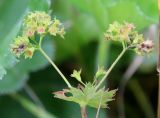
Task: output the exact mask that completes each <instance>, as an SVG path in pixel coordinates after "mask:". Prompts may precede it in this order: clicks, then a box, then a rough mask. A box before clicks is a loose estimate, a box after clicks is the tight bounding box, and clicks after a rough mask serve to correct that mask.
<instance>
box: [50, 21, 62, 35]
mask: <svg viewBox="0 0 160 118" xmlns="http://www.w3.org/2000/svg"><path fill="white" fill-rule="evenodd" d="M48 32H49V33H50V34H51V35H53V36H56V35H57V34H59V35H60V36H61V37H62V38H64V34H65V31H64V26H63V25H62V23H61V22H60V21H59V20H58V19H55V20H54V21H53V23H52V24H51V25H50V27H49V29H48Z"/></svg>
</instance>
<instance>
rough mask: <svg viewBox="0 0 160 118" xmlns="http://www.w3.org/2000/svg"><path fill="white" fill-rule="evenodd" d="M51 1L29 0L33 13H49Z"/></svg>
mask: <svg viewBox="0 0 160 118" xmlns="http://www.w3.org/2000/svg"><path fill="white" fill-rule="evenodd" d="M50 5H51V1H50V0H29V9H30V10H31V11H46V12H47V11H49V7H50Z"/></svg>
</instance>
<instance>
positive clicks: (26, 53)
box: [24, 47, 35, 59]
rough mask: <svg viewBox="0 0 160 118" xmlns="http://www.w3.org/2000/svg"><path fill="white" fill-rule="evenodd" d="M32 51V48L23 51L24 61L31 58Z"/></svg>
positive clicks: (33, 49)
mask: <svg viewBox="0 0 160 118" xmlns="http://www.w3.org/2000/svg"><path fill="white" fill-rule="evenodd" d="M34 51H35V48H34V47H31V48H27V49H26V50H25V52H24V56H25V59H26V58H32V56H33V53H34Z"/></svg>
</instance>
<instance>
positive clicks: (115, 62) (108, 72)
mask: <svg viewBox="0 0 160 118" xmlns="http://www.w3.org/2000/svg"><path fill="white" fill-rule="evenodd" d="M127 49H128V48H123V50H122V52H121V53H120V54H119V56H118V57H117V59H116V60H115V61H114V62H113V64H112V65H111V67H110V68H109V69H108V70H107V72H106V74H105V76H104V77H103V78H102V80H101V81H100V82H99V84H98V85H97V87H96V89H98V88H99V87H100V86H101V84H102V83H103V82H104V81H105V79H106V78H107V77H108V75H109V74H110V72H111V71H112V69H113V68H114V66H115V65H116V64H117V62H118V61H119V60H120V58H121V57H122V56H123V55H124V53H125V52H126V51H127Z"/></svg>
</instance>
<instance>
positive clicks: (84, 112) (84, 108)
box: [81, 106, 87, 118]
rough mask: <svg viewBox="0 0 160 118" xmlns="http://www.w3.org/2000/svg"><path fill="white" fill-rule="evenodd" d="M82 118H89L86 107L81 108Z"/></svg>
mask: <svg viewBox="0 0 160 118" xmlns="http://www.w3.org/2000/svg"><path fill="white" fill-rule="evenodd" d="M81 116H82V118H87V112H86V106H81Z"/></svg>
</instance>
